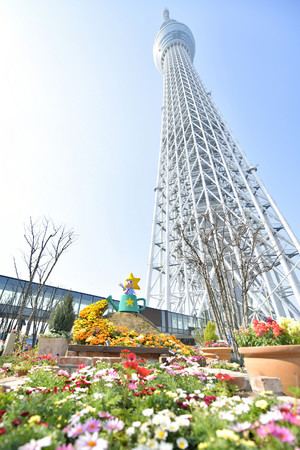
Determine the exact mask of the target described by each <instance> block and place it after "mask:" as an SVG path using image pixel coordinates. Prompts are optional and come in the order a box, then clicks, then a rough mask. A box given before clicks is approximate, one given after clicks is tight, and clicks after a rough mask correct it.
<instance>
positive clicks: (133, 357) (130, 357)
mask: <svg viewBox="0 0 300 450" xmlns="http://www.w3.org/2000/svg"><path fill="white" fill-rule="evenodd" d="M135 360H136V356H135V354H134V353H129V355H128V356H127V361H135Z"/></svg>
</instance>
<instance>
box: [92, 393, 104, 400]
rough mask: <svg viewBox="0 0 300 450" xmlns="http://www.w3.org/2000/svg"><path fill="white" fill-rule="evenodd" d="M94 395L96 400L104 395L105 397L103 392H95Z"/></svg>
mask: <svg viewBox="0 0 300 450" xmlns="http://www.w3.org/2000/svg"><path fill="white" fill-rule="evenodd" d="M93 397H94V398H95V399H96V400H98V399H99V398H102V397H103V394H101V393H100V392H95V393H94V395H93Z"/></svg>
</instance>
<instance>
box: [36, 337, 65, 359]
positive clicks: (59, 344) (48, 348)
mask: <svg viewBox="0 0 300 450" xmlns="http://www.w3.org/2000/svg"><path fill="white" fill-rule="evenodd" d="M67 349H68V340H67V339H66V338H63V337H61V338H54V337H41V336H39V348H38V356H41V355H48V354H49V353H51V354H52V355H53V356H57V355H58V356H65V354H66V353H67Z"/></svg>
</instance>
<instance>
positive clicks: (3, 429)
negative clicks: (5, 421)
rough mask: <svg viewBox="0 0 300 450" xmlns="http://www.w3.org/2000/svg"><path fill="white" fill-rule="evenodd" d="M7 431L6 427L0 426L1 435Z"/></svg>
mask: <svg viewBox="0 0 300 450" xmlns="http://www.w3.org/2000/svg"><path fill="white" fill-rule="evenodd" d="M5 433H6V429H5V428H3V427H0V435H1V434H5Z"/></svg>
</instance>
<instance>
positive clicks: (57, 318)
mask: <svg viewBox="0 0 300 450" xmlns="http://www.w3.org/2000/svg"><path fill="white" fill-rule="evenodd" d="M74 320H75V313H74V309H73V295H72V294H71V292H68V294H67V295H66V296H65V297H63V298H62V299H61V300H60V302H59V303H58V304H57V305H56V307H55V309H54V310H53V311H52V313H51V316H50V320H49V328H50V330H51V331H53V332H54V333H57V334H61V335H64V334H66V333H70V331H71V330H72V327H73V324H74Z"/></svg>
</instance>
